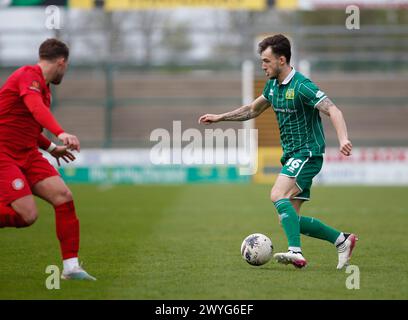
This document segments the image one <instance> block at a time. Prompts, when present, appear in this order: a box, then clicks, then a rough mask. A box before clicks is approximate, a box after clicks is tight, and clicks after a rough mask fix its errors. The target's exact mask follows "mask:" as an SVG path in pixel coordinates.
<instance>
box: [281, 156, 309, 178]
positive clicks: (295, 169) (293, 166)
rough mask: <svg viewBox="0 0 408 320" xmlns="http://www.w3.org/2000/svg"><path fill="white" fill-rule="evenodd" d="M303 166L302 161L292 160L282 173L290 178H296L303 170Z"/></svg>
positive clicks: (287, 162)
mask: <svg viewBox="0 0 408 320" xmlns="http://www.w3.org/2000/svg"><path fill="white" fill-rule="evenodd" d="M303 164H304V161H303V160H302V159H296V158H290V159H289V160H288V161H286V163H285V165H284V166H283V168H282V171H281V173H282V174H284V175H286V176H289V177H296V176H297V175H298V173H299V172H300V170H301V169H302V167H303Z"/></svg>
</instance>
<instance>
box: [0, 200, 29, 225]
mask: <svg viewBox="0 0 408 320" xmlns="http://www.w3.org/2000/svg"><path fill="white" fill-rule="evenodd" d="M27 226H28V224H27V223H26V222H25V221H24V220H23V219H22V218H21V217H20V216H19V214H18V213H17V212H15V211H14V209H13V208H12V207H10V206H5V205H1V204H0V228H4V227H14V228H24V227H27Z"/></svg>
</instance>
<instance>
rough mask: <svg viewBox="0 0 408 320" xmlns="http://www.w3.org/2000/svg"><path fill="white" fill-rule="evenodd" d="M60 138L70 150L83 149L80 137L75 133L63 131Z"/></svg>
mask: <svg viewBox="0 0 408 320" xmlns="http://www.w3.org/2000/svg"><path fill="white" fill-rule="evenodd" d="M58 139H59V140H61V141H62V143H63V144H64V146H66V147H67V148H68V149H69V150H76V151H78V152H79V151H80V149H81V146H80V143H79V140H78V138H77V137H76V136H74V135H73V134H69V133H66V132H63V133H61V134H60V135H59V136H58Z"/></svg>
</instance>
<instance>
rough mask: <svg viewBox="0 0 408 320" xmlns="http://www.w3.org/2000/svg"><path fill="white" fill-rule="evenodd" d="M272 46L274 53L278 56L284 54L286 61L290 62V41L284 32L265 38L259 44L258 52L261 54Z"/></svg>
mask: <svg viewBox="0 0 408 320" xmlns="http://www.w3.org/2000/svg"><path fill="white" fill-rule="evenodd" d="M269 47H271V49H272V52H273V54H275V55H276V56H279V57H280V56H284V57H285V58H286V62H287V63H289V62H290V56H291V52H290V42H289V39H288V38H286V37H285V36H284V35H283V34H277V35H274V36H271V37H267V38H265V39H263V40H262V41H261V42H260V43H259V45H258V52H259V54H261V53H262V52H264V51H265V50H266V49H268V48H269Z"/></svg>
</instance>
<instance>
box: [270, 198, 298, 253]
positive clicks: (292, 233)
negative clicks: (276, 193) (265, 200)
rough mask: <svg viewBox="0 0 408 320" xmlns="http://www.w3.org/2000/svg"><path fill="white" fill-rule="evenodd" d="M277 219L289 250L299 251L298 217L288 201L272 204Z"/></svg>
mask: <svg viewBox="0 0 408 320" xmlns="http://www.w3.org/2000/svg"><path fill="white" fill-rule="evenodd" d="M274 205H275V208H276V210H277V211H278V214H279V218H280V221H281V224H282V227H283V230H284V231H285V234H286V238H287V239H288V243H289V250H293V251H301V250H300V225H299V217H298V215H297V213H296V210H295V208H293V205H292V203H291V202H290V200H289V199H280V200H278V201H276V202H274Z"/></svg>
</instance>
